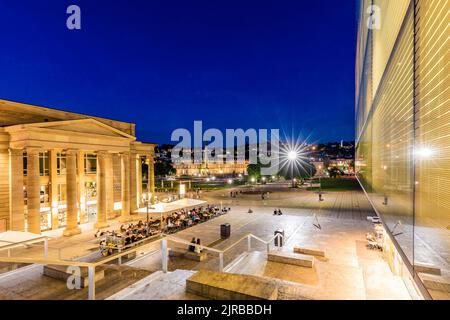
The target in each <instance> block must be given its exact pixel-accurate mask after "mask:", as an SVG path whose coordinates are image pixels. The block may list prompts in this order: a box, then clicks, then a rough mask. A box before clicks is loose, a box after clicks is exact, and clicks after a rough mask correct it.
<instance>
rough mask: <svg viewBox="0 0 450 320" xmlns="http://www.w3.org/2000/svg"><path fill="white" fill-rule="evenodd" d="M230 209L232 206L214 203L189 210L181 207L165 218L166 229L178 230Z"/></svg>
mask: <svg viewBox="0 0 450 320" xmlns="http://www.w3.org/2000/svg"><path fill="white" fill-rule="evenodd" d="M228 211H230V208H222V209H221V208H219V207H218V206H212V205H207V206H205V207H198V208H193V209H189V210H185V209H181V210H180V211H176V212H172V213H171V214H170V215H169V216H167V217H166V218H165V222H166V227H165V229H164V231H165V232H166V233H173V232H177V231H179V230H181V229H184V228H187V227H190V226H192V225H194V224H197V223H200V222H204V221H207V220H209V219H211V218H214V217H216V216H219V215H222V214H225V213H227V212H228Z"/></svg>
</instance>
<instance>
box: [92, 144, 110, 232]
mask: <svg viewBox="0 0 450 320" xmlns="http://www.w3.org/2000/svg"><path fill="white" fill-rule="evenodd" d="M107 153H108V152H107V151H98V152H97V223H96V224H95V227H96V228H98V229H101V228H106V227H108V223H107V219H106V210H107V206H106V188H107V187H106V174H107V170H106V162H107V160H106V157H107Z"/></svg>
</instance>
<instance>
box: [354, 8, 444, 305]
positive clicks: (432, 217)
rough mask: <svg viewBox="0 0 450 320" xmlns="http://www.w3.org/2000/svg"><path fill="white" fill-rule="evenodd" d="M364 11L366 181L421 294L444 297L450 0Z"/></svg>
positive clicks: (360, 131)
mask: <svg viewBox="0 0 450 320" xmlns="http://www.w3.org/2000/svg"><path fill="white" fill-rule="evenodd" d="M359 7H360V23H359V31H358V46H357V55H356V56H357V61H356V97H355V103H356V119H355V120H356V140H357V146H356V162H355V164H356V169H357V177H358V179H359V181H360V184H361V185H362V187H363V188H364V190H365V192H366V193H367V196H368V198H369V200H370V201H371V203H372V205H373V207H374V209H375V210H376V211H377V213H378V214H379V215H380V217H381V218H382V220H383V223H384V225H385V228H386V230H387V232H388V234H389V238H390V240H391V241H392V243H393V244H395V246H396V248H397V251H398V252H399V254H400V255H401V256H402V258H403V261H404V263H405V264H406V265H407V266H408V269H409V271H410V272H411V274H412V276H413V277H414V279H415V280H416V283H417V284H418V286H419V287H420V288H421V291H422V292H423V293H424V295H425V296H427V295H428V297H438V296H440V295H441V293H440V292H438V291H440V290H436V286H434V285H430V283H439V282H440V283H448V281H449V280H448V279H449V274H450V267H449V264H450V231H449V229H450V106H449V95H450V94H449V77H448V74H449V71H450V70H449V61H450V57H449V47H448V44H449V43H448V37H449V35H450V32H449V25H448V21H449V12H450V2H449V1H446V0H395V1H392V0H370V1H369V0H361V1H360V4H359ZM423 266H428V267H431V268H434V269H433V270H435V271H434V273H435V274H434V275H430V274H427V273H426V272H423V270H424V268H423ZM437 270H439V272H440V275H437V274H436V273H437ZM425 279H426V281H425ZM432 287H434V288H432ZM443 288H445V285H444V286H443ZM447 288H448V286H447ZM443 290H445V289H443ZM446 294H448V292H447V293H446Z"/></svg>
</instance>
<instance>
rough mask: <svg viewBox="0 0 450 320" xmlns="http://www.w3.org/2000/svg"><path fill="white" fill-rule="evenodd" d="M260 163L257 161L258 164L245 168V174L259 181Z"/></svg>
mask: <svg viewBox="0 0 450 320" xmlns="http://www.w3.org/2000/svg"><path fill="white" fill-rule="evenodd" d="M261 167H262V165H261V163H260V162H259V161H258V163H255V164H249V165H248V166H247V173H248V175H249V177H250V178H255V179H256V180H259V179H260V178H261Z"/></svg>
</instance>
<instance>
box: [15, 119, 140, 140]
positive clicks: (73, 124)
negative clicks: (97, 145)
mask: <svg viewBox="0 0 450 320" xmlns="http://www.w3.org/2000/svg"><path fill="white" fill-rule="evenodd" d="M13 127H15V129H16V130H20V129H22V130H23V129H27V128H29V129H35V130H36V129H37V130H39V129H43V130H57V131H58V132H60V133H61V132H68V133H73V134H94V135H101V136H108V137H115V138H128V139H132V140H134V139H135V137H133V136H131V135H129V134H127V133H125V132H123V131H120V130H118V129H116V128H113V127H111V126H109V125H107V124H104V123H102V122H100V121H98V120H95V119H91V118H89V119H80V120H67V121H52V122H40V123H30V124H24V125H18V126H13ZM10 128H11V127H10Z"/></svg>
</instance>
